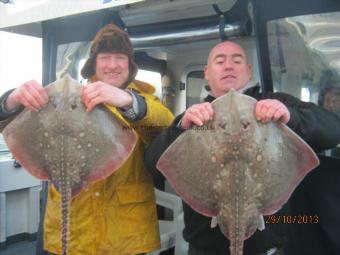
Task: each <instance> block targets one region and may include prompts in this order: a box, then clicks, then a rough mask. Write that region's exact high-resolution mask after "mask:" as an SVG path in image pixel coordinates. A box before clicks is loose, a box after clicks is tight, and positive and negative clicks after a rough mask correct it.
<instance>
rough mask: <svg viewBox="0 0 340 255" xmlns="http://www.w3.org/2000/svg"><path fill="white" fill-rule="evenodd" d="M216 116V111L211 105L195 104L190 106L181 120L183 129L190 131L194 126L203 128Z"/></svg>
mask: <svg viewBox="0 0 340 255" xmlns="http://www.w3.org/2000/svg"><path fill="white" fill-rule="evenodd" d="M213 116H214V109H213V108H212V106H211V103H201V104H194V105H192V106H190V107H189V108H188V109H187V110H186V111H185V112H184V115H183V117H182V119H181V124H180V125H181V127H182V128H183V129H188V128H190V127H191V126H192V125H196V126H203V125H204V124H206V123H208V121H210V120H212V119H213Z"/></svg>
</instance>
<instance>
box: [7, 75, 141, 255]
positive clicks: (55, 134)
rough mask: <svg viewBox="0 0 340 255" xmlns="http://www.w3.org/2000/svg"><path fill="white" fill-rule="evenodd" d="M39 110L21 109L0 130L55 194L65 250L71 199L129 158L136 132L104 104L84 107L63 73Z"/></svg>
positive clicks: (77, 87)
mask: <svg viewBox="0 0 340 255" xmlns="http://www.w3.org/2000/svg"><path fill="white" fill-rule="evenodd" d="M45 89H46V90H47V93H48V95H49V102H48V104H47V105H46V107H44V108H43V109H42V110H40V111H39V112H31V111H28V110H24V111H23V112H22V113H20V114H19V115H18V116H17V117H16V118H15V119H14V120H13V121H12V122H11V123H10V124H9V125H8V126H7V127H6V128H5V130H4V131H3V135H4V139H5V141H6V143H7V145H8V147H9V149H10V150H11V152H12V154H13V155H14V157H15V158H16V159H17V160H18V161H19V162H20V163H21V165H22V166H23V167H24V168H25V169H26V170H27V171H28V172H30V173H31V174H32V175H33V176H35V177H37V178H39V179H42V180H49V181H50V182H52V183H53V185H54V186H55V188H56V190H57V191H58V192H59V193H60V194H61V199H62V204H61V210H62V211H61V212H62V220H61V223H62V250H63V253H62V254H63V255H64V254H67V246H68V243H67V242H68V235H69V234H68V233H69V206H70V203H71V199H72V198H73V197H75V196H76V195H77V194H79V193H80V192H81V191H82V190H84V189H86V188H87V187H88V185H89V184H90V183H91V182H95V181H99V180H102V179H105V178H106V177H108V176H109V175H111V174H112V173H114V171H116V170H117V169H118V168H119V167H120V166H121V165H122V164H123V163H124V162H125V161H126V159H127V158H128V157H129V155H130V153H131V152H132V150H133V148H134V146H135V144H136V135H135V134H134V132H133V131H132V130H130V129H129V128H128V127H127V125H126V124H124V123H123V122H122V121H121V120H119V119H118V118H117V117H116V116H115V115H114V114H113V113H112V112H110V111H108V110H107V109H106V108H105V107H101V106H98V107H95V108H94V109H93V110H92V111H91V112H87V111H86V108H85V106H84V105H83V103H82V101H81V91H82V86H81V85H80V84H79V83H78V82H77V81H75V80H73V79H71V78H70V77H69V76H66V77H64V78H63V79H60V80H57V81H56V82H54V83H51V84H50V85H48V86H47V87H46V88H45Z"/></svg>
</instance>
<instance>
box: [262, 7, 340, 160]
mask: <svg viewBox="0 0 340 255" xmlns="http://www.w3.org/2000/svg"><path fill="white" fill-rule="evenodd" d="M267 30H268V46H269V53H270V65H271V73H272V77H273V85H274V90H275V91H283V92H287V93H289V94H292V95H294V96H296V97H298V98H300V99H302V100H303V101H306V102H313V103H316V104H319V105H320V106H321V107H324V108H325V109H327V110H329V111H334V112H340V76H339V75H340V36H339V30H340V12H332V13H323V14H312V15H303V16H296V17H287V18H282V19H278V20H272V21H270V22H268V23H267ZM338 147H339V146H338ZM338 149H339V152H340V148H338ZM339 155H340V153H339ZM339 155H338V156H339Z"/></svg>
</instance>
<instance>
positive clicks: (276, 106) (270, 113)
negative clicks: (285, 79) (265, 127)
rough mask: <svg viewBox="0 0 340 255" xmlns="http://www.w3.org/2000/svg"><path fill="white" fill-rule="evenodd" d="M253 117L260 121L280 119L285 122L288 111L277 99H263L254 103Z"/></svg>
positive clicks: (287, 117)
mask: <svg viewBox="0 0 340 255" xmlns="http://www.w3.org/2000/svg"><path fill="white" fill-rule="evenodd" d="M255 117H256V119H257V120H261V121H262V122H268V121H281V122H282V123H284V124H287V123H288V121H289V119H290V112H289V110H288V108H287V107H286V106H285V105H284V104H283V103H281V102H280V101H279V100H276V99H264V100H260V101H258V102H257V103H256V106H255Z"/></svg>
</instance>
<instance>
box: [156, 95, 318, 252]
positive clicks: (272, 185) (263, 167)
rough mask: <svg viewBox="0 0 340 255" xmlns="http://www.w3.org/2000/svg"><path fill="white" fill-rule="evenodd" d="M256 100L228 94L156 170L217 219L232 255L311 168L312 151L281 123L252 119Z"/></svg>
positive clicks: (169, 151)
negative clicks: (228, 241)
mask: <svg viewBox="0 0 340 255" xmlns="http://www.w3.org/2000/svg"><path fill="white" fill-rule="evenodd" d="M255 104H256V100H255V99H253V98H250V97H248V96H245V95H242V94H240V93H238V92H235V91H233V90H232V91H230V92H229V93H228V94H226V95H225V96H222V97H220V98H218V99H217V100H215V101H214V102H213V108H214V112H215V116H214V119H213V120H212V121H211V122H209V123H208V124H207V125H205V126H203V127H199V128H196V129H195V128H194V129H191V130H188V131H186V132H184V133H183V134H182V135H181V136H180V137H179V138H178V139H177V140H176V141H175V142H174V143H173V144H172V145H171V146H170V147H169V148H168V149H167V150H166V151H165V152H164V154H163V155H162V157H161V158H160V160H159V161H158V164H157V167H158V169H159V170H160V171H161V172H162V173H163V174H164V175H165V176H166V177H167V179H168V180H169V181H170V183H171V184H172V186H173V187H174V188H175V190H176V191H177V192H178V194H179V195H180V196H181V197H182V198H183V199H184V200H185V201H186V202H187V204H189V205H190V206H191V207H192V208H193V209H194V210H196V211H198V212H199V213H201V214H203V215H206V216H210V217H211V216H216V217H217V222H218V224H219V226H220V228H221V231H222V232H223V234H224V235H225V236H226V237H227V238H229V240H230V243H231V244H230V252H231V254H232V255H242V254H243V241H244V240H245V239H247V238H249V237H250V236H251V235H252V234H253V233H254V232H255V231H256V230H257V229H263V228H264V223H263V218H262V215H268V214H273V213H274V212H276V211H277V210H279V209H280V208H281V207H282V205H283V204H284V203H285V202H286V201H287V200H288V198H289V196H290V195H291V193H292V192H293V190H294V189H295V187H296V186H297V185H298V183H299V182H300V181H301V180H302V179H303V177H304V176H305V175H306V174H307V173H308V172H309V171H310V170H311V169H313V168H314V167H315V166H317V165H318V159H317V157H316V155H315V153H314V152H313V151H312V150H311V148H310V147H309V146H308V145H307V144H306V143H305V142H304V141H303V140H302V139H301V138H299V137H298V136H297V135H296V134H295V133H294V132H293V131H291V130H290V129H289V128H288V127H286V126H285V125H284V124H282V123H272V122H270V123H267V124H263V123H262V122H258V121H256V119H255V117H254V107H255Z"/></svg>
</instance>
